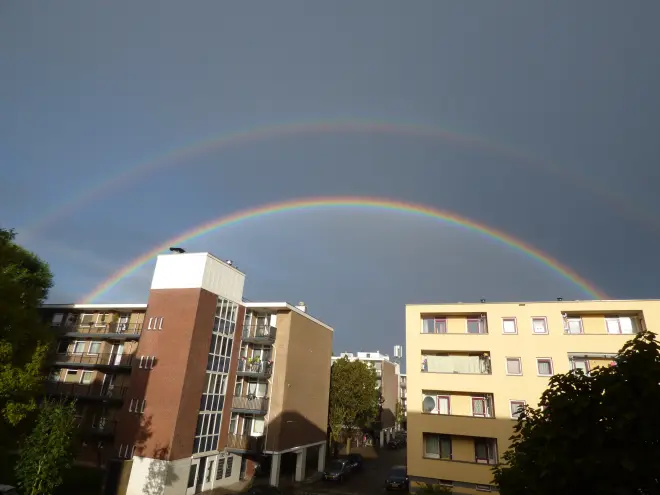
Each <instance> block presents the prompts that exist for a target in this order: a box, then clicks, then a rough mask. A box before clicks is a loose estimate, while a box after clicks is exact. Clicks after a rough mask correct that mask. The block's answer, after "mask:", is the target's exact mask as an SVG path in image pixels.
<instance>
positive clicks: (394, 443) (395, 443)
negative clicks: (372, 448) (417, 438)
mask: <svg viewBox="0 0 660 495" xmlns="http://www.w3.org/2000/svg"><path fill="white" fill-rule="evenodd" d="M404 445H405V441H404V440H401V439H400V438H392V439H391V440H390V441H389V442H387V447H388V448H390V449H400V448H401V447H403V446H404Z"/></svg>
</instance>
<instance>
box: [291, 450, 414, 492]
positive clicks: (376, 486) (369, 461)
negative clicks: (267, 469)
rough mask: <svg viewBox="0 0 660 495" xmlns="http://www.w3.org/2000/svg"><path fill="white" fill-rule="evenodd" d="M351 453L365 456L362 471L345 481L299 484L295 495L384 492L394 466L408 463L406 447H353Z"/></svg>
mask: <svg viewBox="0 0 660 495" xmlns="http://www.w3.org/2000/svg"><path fill="white" fill-rule="evenodd" d="M351 453H356V454H361V455H362V456H363V457H364V467H363V469H362V471H357V472H355V473H353V474H352V475H351V476H350V477H349V478H348V479H347V480H346V481H345V482H344V483H336V482H329V481H323V480H321V481H317V482H315V483H313V484H310V485H305V486H299V487H297V488H296V489H295V490H294V494H295V495H315V494H329V495H358V494H359V495H365V494H367V495H368V494H382V493H383V491H384V485H385V479H386V478H387V475H388V473H389V470H390V468H391V467H392V466H396V465H405V464H406V449H405V447H404V448H401V449H397V450H389V449H385V448H383V449H376V448H374V447H360V448H352V449H351Z"/></svg>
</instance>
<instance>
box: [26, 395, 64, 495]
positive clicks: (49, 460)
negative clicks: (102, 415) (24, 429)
mask: <svg viewBox="0 0 660 495" xmlns="http://www.w3.org/2000/svg"><path fill="white" fill-rule="evenodd" d="M75 432H76V405H75V402H73V401H66V402H65V401H60V402H55V401H48V400H47V401H45V402H42V403H41V407H40V411H39V415H38V417H37V423H36V425H35V427H34V429H33V430H32V432H31V433H30V435H29V436H28V437H27V438H26V440H25V442H24V443H23V446H22V449H21V454H20V458H19V460H18V463H17V464H16V477H17V478H18V480H19V482H18V485H19V486H20V487H21V489H22V490H23V493H24V494H25V495H50V494H52V493H53V491H54V490H55V488H57V487H58V486H59V485H61V484H62V481H63V479H62V476H63V474H64V473H65V472H66V471H67V470H68V469H69V468H70V467H71V465H72V464H73V459H74V449H73V445H74V435H75Z"/></svg>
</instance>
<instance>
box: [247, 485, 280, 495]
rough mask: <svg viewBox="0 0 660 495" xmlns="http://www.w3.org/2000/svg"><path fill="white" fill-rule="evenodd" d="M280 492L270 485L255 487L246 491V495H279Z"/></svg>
mask: <svg viewBox="0 0 660 495" xmlns="http://www.w3.org/2000/svg"><path fill="white" fill-rule="evenodd" d="M281 493H282V492H281V491H280V489H279V488H277V487H276V486H272V485H256V486H253V487H251V488H250V489H249V490H248V495H281Z"/></svg>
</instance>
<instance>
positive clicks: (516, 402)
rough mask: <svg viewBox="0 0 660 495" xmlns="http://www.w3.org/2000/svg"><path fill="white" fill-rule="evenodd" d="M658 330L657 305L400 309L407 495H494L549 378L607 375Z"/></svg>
mask: <svg viewBox="0 0 660 495" xmlns="http://www.w3.org/2000/svg"><path fill="white" fill-rule="evenodd" d="M658 328H660V301H563V300H557V301H552V302H512V303H486V302H485V301H484V302H482V303H474V304H462V303H457V304H411V305H408V306H406V351H407V360H406V362H407V365H408V368H407V372H408V373H407V375H408V376H407V379H408V384H407V385H408V388H409V389H410V391H411V393H412V395H411V397H412V398H413V401H414V402H411V403H410V404H408V424H407V428H408V452H407V455H408V475H409V477H410V481H411V488H412V490H415V487H416V485H417V484H418V483H420V482H423V483H431V484H439V485H444V486H447V487H450V488H451V489H453V490H455V492H456V493H458V492H461V493H473V494H475V495H476V494H478V493H483V492H488V491H496V487H495V486H493V485H491V482H492V480H493V473H492V467H493V465H495V464H497V463H499V462H501V460H502V454H503V453H504V452H505V451H506V450H507V448H508V447H509V445H510V440H509V438H510V437H511V435H512V428H513V425H514V420H515V419H516V418H517V416H518V414H519V409H520V407H521V406H523V405H525V404H528V405H530V406H532V407H537V406H538V402H539V399H540V397H541V394H542V393H543V392H544V391H545V390H546V388H547V386H548V380H549V378H550V377H551V376H552V375H553V374H555V373H565V372H567V371H569V370H571V369H581V370H583V371H584V372H585V373H589V372H590V371H591V370H593V369H594V368H596V367H599V366H610V365H611V364H612V362H613V359H614V358H615V357H616V353H617V352H618V351H619V349H621V347H622V346H623V345H624V344H625V343H626V341H628V340H629V339H631V338H632V337H633V336H634V335H635V334H636V333H638V332H639V331H640V330H644V329H651V330H653V331H657V329H658ZM576 447H578V448H579V446H576Z"/></svg>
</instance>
